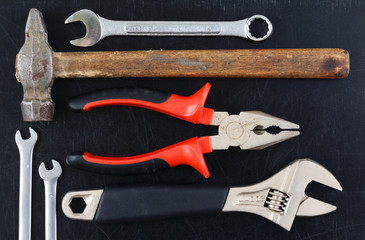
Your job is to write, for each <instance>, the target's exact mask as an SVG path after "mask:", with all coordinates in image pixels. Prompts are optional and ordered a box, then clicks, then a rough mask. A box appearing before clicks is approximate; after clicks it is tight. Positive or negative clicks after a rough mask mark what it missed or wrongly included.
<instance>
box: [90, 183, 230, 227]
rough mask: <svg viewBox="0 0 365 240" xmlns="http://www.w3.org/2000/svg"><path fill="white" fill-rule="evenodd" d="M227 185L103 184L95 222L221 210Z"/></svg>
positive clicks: (133, 219) (158, 217)
mask: <svg viewBox="0 0 365 240" xmlns="http://www.w3.org/2000/svg"><path fill="white" fill-rule="evenodd" d="M228 189H229V188H228V186H227V185H225V186H224V185H214V184H211V185H206V184H200V185H199V184H190V185H171V184H170V185H151V184H150V185H140V186H138V185H135V186H133V185H132V186H106V187H105V189H104V192H103V195H102V197H101V199H100V202H99V206H98V210H97V212H96V215H95V218H94V220H95V222H97V223H104V224H105V223H110V222H119V223H120V222H132V221H133V222H136V221H143V220H152V219H167V218H174V217H175V218H176V217H179V216H180V217H181V216H186V215H194V214H195V215H202V214H209V213H210V214H212V213H215V214H218V213H220V212H222V209H223V206H224V203H225V202H226V198H227V194H228Z"/></svg>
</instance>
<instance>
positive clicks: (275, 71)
mask: <svg viewBox="0 0 365 240" xmlns="http://www.w3.org/2000/svg"><path fill="white" fill-rule="evenodd" d="M25 32H26V34H25V43H24V45H23V47H22V48H21V49H20V51H19V53H18V55H17V57H16V64H15V65H16V77H17V80H18V81H19V82H20V83H21V84H22V86H23V101H22V103H21V109H22V114H23V119H24V121H51V120H52V119H53V112H54V102H53V100H52V98H51V88H52V85H53V82H54V79H55V78H115V77H224V78H227V77H230V78H343V77H346V76H347V75H348V73H349V69H350V66H349V64H350V61H349V54H348V52H347V51H346V50H343V49H332V48H328V49H326V48H324V49H222V50H169V51H167V50H166V51H165V50H161V51H160V50H159V51H125V52H123V51H121V52H54V51H53V50H52V48H51V47H50V45H49V44H48V34H47V30H46V26H45V24H44V20H43V17H42V14H41V12H39V11H38V10H37V9H35V8H33V9H31V10H30V12H29V16H28V20H27V25H26V28H25Z"/></svg>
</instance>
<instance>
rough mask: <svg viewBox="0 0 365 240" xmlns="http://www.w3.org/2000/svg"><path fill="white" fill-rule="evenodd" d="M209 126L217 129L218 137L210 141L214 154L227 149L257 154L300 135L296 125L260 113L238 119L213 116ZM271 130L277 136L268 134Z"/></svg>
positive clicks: (222, 114)
mask: <svg viewBox="0 0 365 240" xmlns="http://www.w3.org/2000/svg"><path fill="white" fill-rule="evenodd" d="M211 125H215V126H217V125H218V126H219V129H218V135H216V136H211V137H210V141H211V145H212V149H213V150H218V149H219V150H220V149H222V150H223V149H228V148H229V147H230V146H239V147H240V148H241V149H242V150H260V149H263V148H266V147H269V146H271V145H274V144H276V143H279V142H283V141H285V140H288V139H290V138H293V137H296V136H298V135H299V126H298V125H297V124H295V123H291V122H288V121H286V120H283V119H280V118H277V117H274V116H271V115H269V114H266V113H263V112H259V111H248V112H240V114H239V115H229V114H228V113H227V112H214V114H213V118H212V122H211ZM270 127H277V128H279V131H280V132H279V133H276V134H273V133H269V132H268V131H267V129H268V128H270Z"/></svg>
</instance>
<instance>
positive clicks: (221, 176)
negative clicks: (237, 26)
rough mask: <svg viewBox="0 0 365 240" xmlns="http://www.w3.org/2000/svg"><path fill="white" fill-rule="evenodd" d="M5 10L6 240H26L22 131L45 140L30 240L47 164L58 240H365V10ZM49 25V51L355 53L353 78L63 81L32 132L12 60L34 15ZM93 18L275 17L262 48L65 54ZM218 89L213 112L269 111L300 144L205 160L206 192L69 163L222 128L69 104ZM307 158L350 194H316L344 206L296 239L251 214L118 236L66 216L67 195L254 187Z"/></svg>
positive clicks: (356, 5) (189, 6)
mask: <svg viewBox="0 0 365 240" xmlns="http://www.w3.org/2000/svg"><path fill="white" fill-rule="evenodd" d="M1 3H2V4H1V7H0V43H1V44H0V61H1V62H0V78H1V80H0V102H1V108H0V126H1V135H0V161H1V162H0V184H1V188H0V194H1V195H0V199H1V200H0V202H1V204H0V213H1V215H0V216H1V217H0V239H17V238H18V194H19V192H18V188H19V155H18V150H17V147H16V145H15V142H14V134H15V132H16V130H18V129H20V130H22V132H23V134H27V132H28V131H27V128H28V127H29V126H31V127H33V128H34V129H35V130H36V131H37V132H38V134H39V141H38V143H37V145H36V148H35V152H34V164H33V206H32V209H33V212H32V213H33V216H32V226H33V228H32V236H33V237H32V239H44V188H43V183H42V180H41V179H40V178H39V176H38V172H37V170H38V166H39V164H40V163H41V162H43V161H47V162H49V161H50V160H51V159H52V158H54V159H57V160H59V161H60V163H61V164H62V166H63V170H64V172H63V174H62V176H61V177H60V179H59V184H58V196H57V200H58V209H57V210H58V238H59V239H90V240H91V239H365V229H364V224H365V211H364V209H365V208H364V205H363V204H364V190H365V187H364V186H365V178H364V168H365V163H364V157H365V150H364V149H365V148H364V144H365V143H364V134H365V127H364V117H365V81H364V74H365V46H364V39H365V31H364V25H365V1H355V0H351V1H350V0H336V1H331V0H323V1H309V0H308V1H304V0H298V1H289V0H287V1H275V0H256V1H253V0H250V1H242V0H226V1H221V0H205V1H198V0H195V1H194V0H171V1H157V0H150V1H143V0H125V1H100V0H90V1H82V0H63V1H61V0H55V1H41V0H39V1H17V0H14V1H8V0H5V1H4V0H3V1H1ZM31 7H37V8H39V9H40V10H41V11H42V12H43V15H44V18H45V22H46V25H47V29H48V33H49V43H50V44H51V46H52V47H53V49H54V50H55V51H83V50H85V51H106V50H148V49H235V48H320V47H340V48H344V49H347V50H348V51H349V52H350V57H351V72H350V75H349V77H348V78H346V79H340V80H317V79H312V80H310V79H302V80H296V79H271V80H270V79H193V78H190V79H189V78H187V79H174V78H166V79H158V78H156V79H149V78H144V79H133V78H128V79H58V80H56V82H55V84H54V87H53V90H52V96H53V99H54V101H55V103H56V105H57V106H56V112H55V118H54V121H52V122H44V123H25V122H23V121H22V118H21V112H20V107H19V103H20V102H21V99H22V88H21V85H20V84H19V83H17V82H16V79H15V77H14V74H15V73H14V62H15V55H16V53H17V52H18V51H19V49H20V47H21V46H22V44H23V42H24V28H25V22H26V19H27V15H28V11H29V9H30V8H31ZM82 8H89V9H92V10H94V11H95V12H97V13H98V14H100V15H101V16H104V17H106V18H110V19H121V20H176V21H179V20H207V21H208V20H212V21H213V20H222V21H223V20H237V19H242V18H245V17H248V16H251V15H253V14H257V13H260V14H263V15H265V16H267V17H268V18H269V19H270V20H271V21H272V23H273V25H274V33H273V35H272V36H271V37H270V38H269V39H268V40H267V41H265V42H261V43H255V42H251V41H248V40H245V39H239V38H229V37H221V38H216V37H210V38H208V37H194V38H189V37H179V38H177V37H156V38H148V37H119V38H118V37H116V38H108V39H105V40H104V41H102V42H100V43H99V44H98V45H96V46H94V47H92V48H87V49H80V48H77V47H74V46H72V45H70V44H69V43H68V41H69V40H70V39H75V38H78V37H81V36H82V34H83V31H84V30H83V26H82V24H73V25H64V24H63V22H64V20H65V19H66V18H67V17H68V16H69V15H70V14H72V13H73V12H75V11H77V10H79V9H82ZM207 81H209V82H210V83H211V84H212V89H211V92H210V94H209V97H208V100H207V103H206V106H207V107H211V108H214V109H215V110H221V111H228V112H230V113H238V112H239V111H244V110H261V111H264V112H267V113H270V114H272V115H275V116H278V117H281V118H284V119H287V120H289V121H292V122H295V123H297V124H299V125H300V126H301V135H300V136H299V137H297V138H295V139H292V140H290V141H286V142H284V143H281V144H277V145H275V146H272V147H270V148H267V149H264V150H261V151H241V150H239V149H237V148H232V149H229V150H227V151H215V152H214V153H211V154H206V155H205V157H206V161H207V164H208V167H209V169H210V172H211V177H210V178H209V179H207V180H205V179H204V178H203V177H202V176H200V175H199V174H198V173H197V172H196V171H194V170H193V169H192V168H189V167H184V166H183V167H177V168H174V169H171V170H167V171H161V172H158V173H155V174H148V175H140V176H125V177H116V176H104V175H97V174H93V173H89V172H84V171H79V170H76V169H72V168H70V167H68V166H66V164H65V157H66V155H67V153H69V152H72V151H75V150H80V151H89V152H92V153H94V154H100V155H108V156H129V155H136V154H141V153H146V152H149V151H153V150H157V149H159V148H162V147H165V146H168V145H170V144H173V143H176V142H179V141H182V140H185V139H188V138H190V137H193V136H204V135H211V134H215V133H216V131H217V130H216V127H210V126H203V125H194V124H191V123H187V122H184V121H181V120H178V119H174V118H172V117H169V116H165V115H163V114H160V113H157V112H153V111H149V110H146V109H138V108H133V107H109V108H100V109H95V110H93V111H90V112H88V113H73V112H71V111H69V110H68V109H67V106H66V103H67V99H68V98H70V97H71V96H75V95H77V94H80V93H83V92H86V91H89V90H94V89H99V88H104V87H124V86H134V87H146V88H151V89H158V90H161V91H166V92H172V93H176V94H179V95H190V94H192V93H194V92H195V91H196V90H198V89H199V88H200V87H201V86H203V84H204V83H206V82H207ZM304 157H309V158H312V159H314V160H316V161H317V162H319V163H321V164H322V165H324V166H325V167H326V168H328V169H329V170H330V171H331V172H332V173H333V174H334V175H335V176H336V177H337V178H338V180H339V181H340V182H341V184H342V186H343V188H344V192H337V191H334V190H331V189H327V188H325V187H322V186H321V185H318V184H313V185H311V186H310V189H309V190H308V191H309V193H311V196H314V197H316V198H319V199H322V200H324V201H326V202H330V203H332V204H334V205H337V206H338V209H337V211H335V212H333V213H331V214H327V215H324V216H318V217H312V218H301V219H299V218H297V219H296V220H295V222H294V225H293V227H292V230H291V231H290V232H286V231H285V230H283V229H282V228H280V227H279V226H277V225H275V224H273V223H271V222H270V221H267V220H265V219H264V218H261V217H259V216H255V215H252V214H244V213H242V214H241V213H226V214H220V215H208V216H191V217H185V218H178V219H171V220H161V221H153V222H140V223H129V224H115V225H108V226H102V225H96V224H94V223H92V222H80V221H73V220H70V219H68V218H66V217H65V216H64V215H63V213H62V211H61V208H60V202H61V199H62V197H63V195H64V194H65V193H66V192H68V191H70V190H77V189H90V188H101V187H103V186H104V185H105V184H111V183H113V184H133V183H156V184H157V183H206V184H214V183H225V184H230V185H246V184H252V183H256V182H258V181H261V180H263V179H266V178H267V177H269V176H271V175H272V174H273V173H275V172H277V171H278V170H280V169H281V168H283V167H284V166H286V165H287V164H288V163H289V162H291V161H292V160H294V159H297V158H304Z"/></svg>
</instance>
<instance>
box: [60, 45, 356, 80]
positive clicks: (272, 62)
mask: <svg viewBox="0 0 365 240" xmlns="http://www.w3.org/2000/svg"><path fill="white" fill-rule="evenodd" d="M53 58H54V74H55V77H56V78H105V77H110V78H114V77H225V78H226V77H227V78H228V77H229V78H344V77H346V76H347V75H348V73H349V70H350V60H349V54H348V52H347V51H346V50H344V49H338V48H318V49H316V48H310V49H239V50H160V51H123V52H62V53H61V52H58V53H57V52H55V53H54V56H53Z"/></svg>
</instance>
